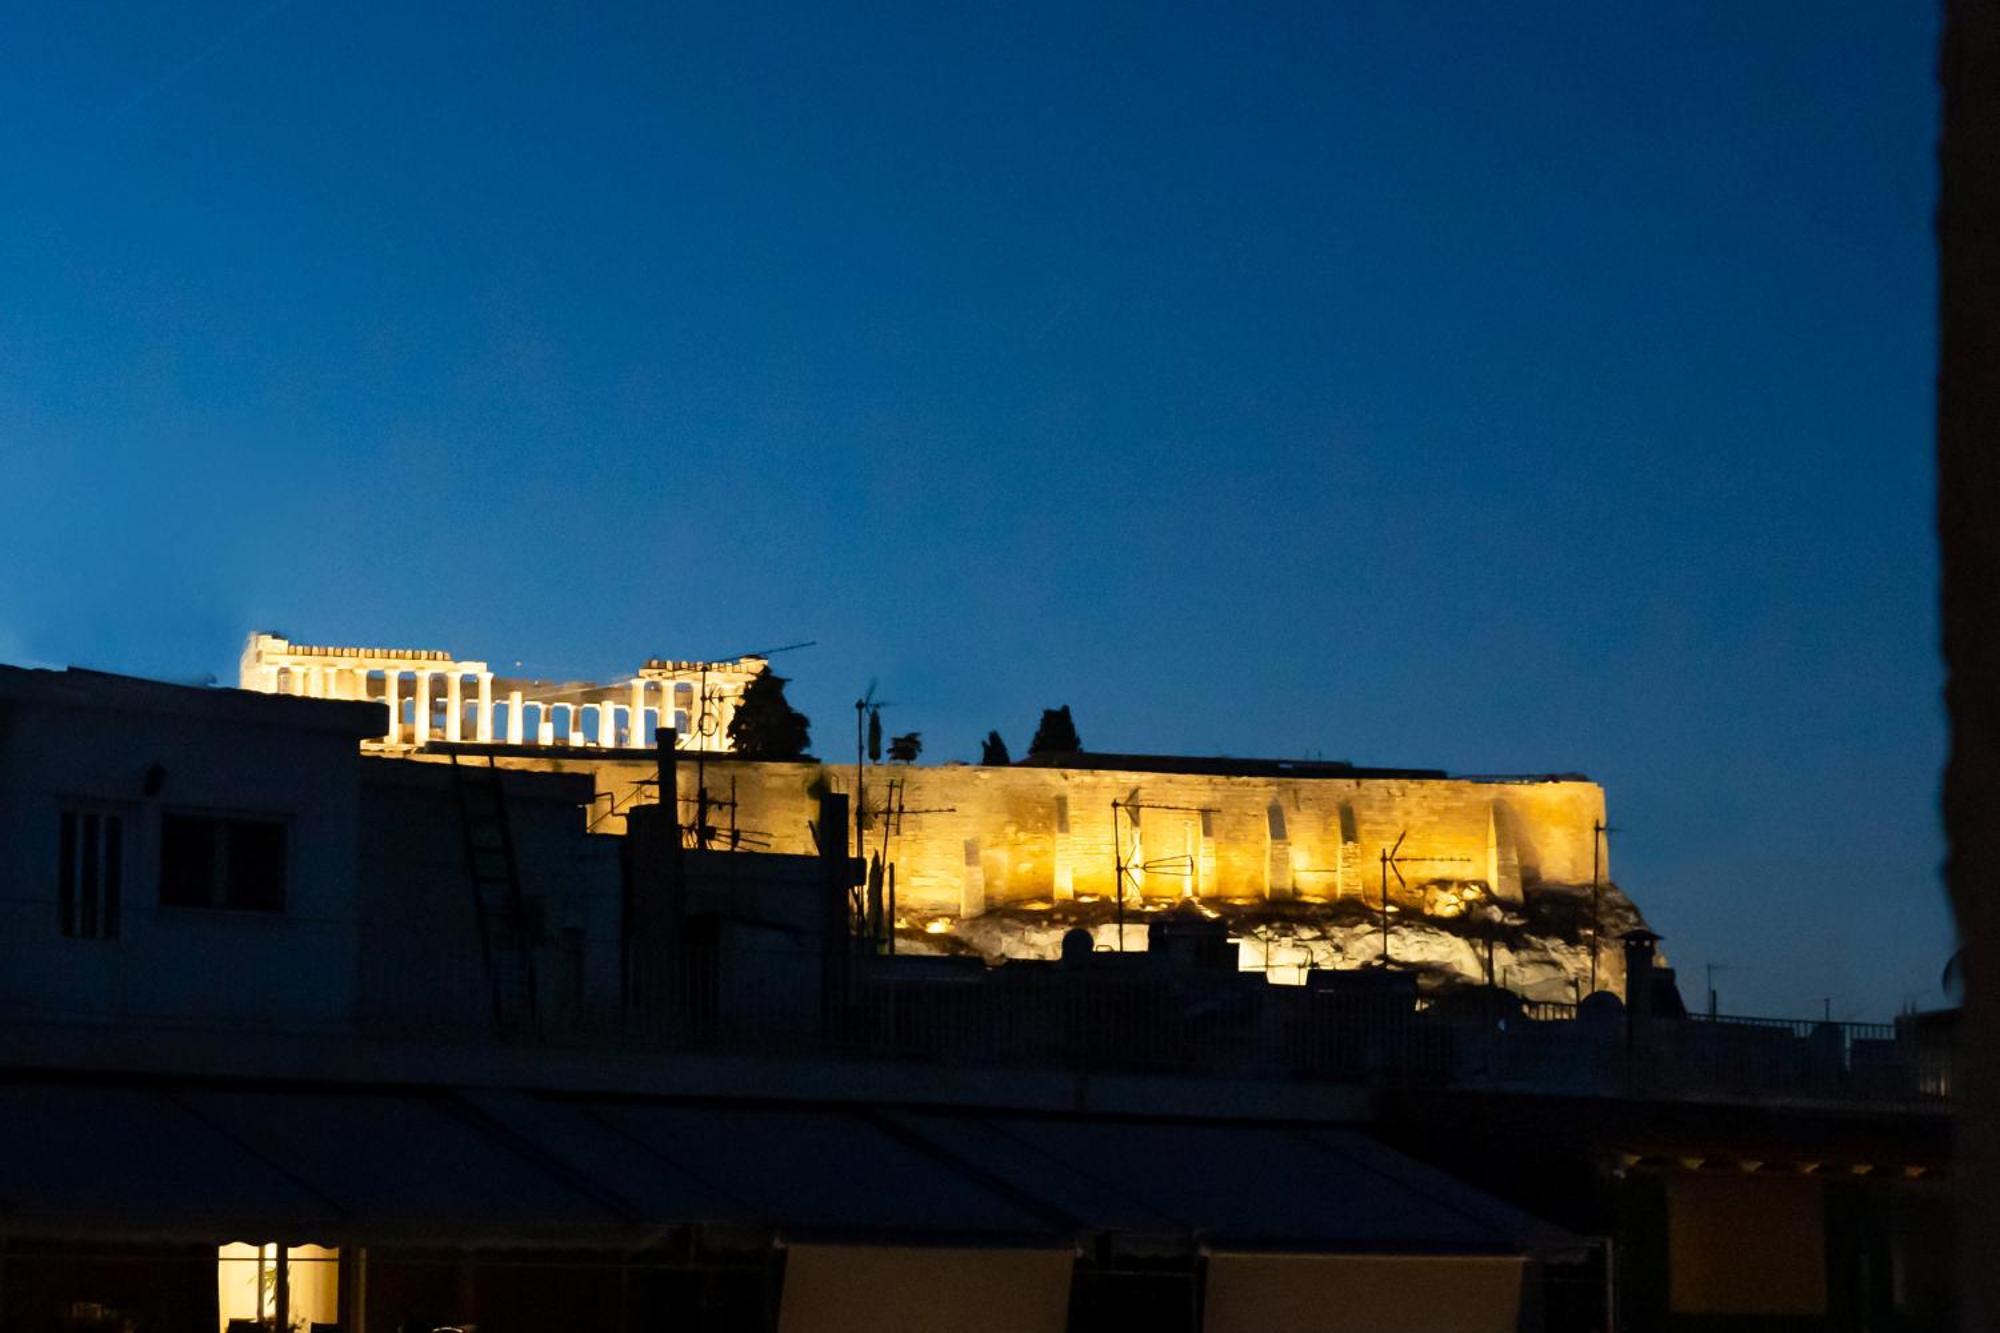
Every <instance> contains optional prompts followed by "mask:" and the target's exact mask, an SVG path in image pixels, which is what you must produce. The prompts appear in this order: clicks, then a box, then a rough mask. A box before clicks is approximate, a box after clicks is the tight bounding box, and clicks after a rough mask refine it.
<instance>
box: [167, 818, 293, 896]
mask: <svg viewBox="0 0 2000 1333" xmlns="http://www.w3.org/2000/svg"><path fill="white" fill-rule="evenodd" d="M160 906H162V907H226V908H234V909H237V910H240V911H252V912H279V911H283V910H284V906H285V826H284V824H283V823H281V822H280V821H278V820H275V819H219V818H215V817H213V816H207V815H185V814H169V815H166V816H163V817H162V818H161V820H160Z"/></svg>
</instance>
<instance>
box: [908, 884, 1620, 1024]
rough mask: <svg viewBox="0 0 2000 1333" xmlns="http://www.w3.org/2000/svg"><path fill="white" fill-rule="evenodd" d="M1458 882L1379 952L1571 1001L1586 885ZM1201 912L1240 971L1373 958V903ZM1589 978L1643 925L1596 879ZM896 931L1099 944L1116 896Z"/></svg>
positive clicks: (1111, 928)
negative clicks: (1229, 946)
mask: <svg viewBox="0 0 2000 1333" xmlns="http://www.w3.org/2000/svg"><path fill="white" fill-rule="evenodd" d="M1464 896H1465V889H1464V887H1463V886H1457V885H1453V884H1450V883H1448V882H1444V881H1439V882H1437V883H1434V884H1430V885H1426V886H1424V894H1423V897H1424V900H1425V902H1426V903H1427V904H1428V905H1429V906H1430V907H1431V909H1432V910H1431V911H1429V912H1425V911H1423V910H1420V909H1417V908H1415V907H1414V905H1413V906H1411V907H1406V908H1397V907H1395V906H1392V907H1391V912H1390V919H1389V937H1388V946H1389V957H1390V961H1391V964H1392V965H1393V966H1395V967H1397V968H1399V969H1401V970H1405V971H1410V972H1414V973H1415V974H1416V976H1417V981H1418V985H1419V987H1420V989H1422V990H1423V991H1424V992H1425V993H1427V994H1439V993H1442V992H1445V991H1449V990H1452V989H1455V988H1457V987H1460V986H1474V985H1484V984H1488V983H1489V982H1490V983H1492V984H1497V985H1500V986H1503V987H1505V988H1507V989H1509V990H1512V991H1515V992H1516V993H1518V994H1520V995H1523V996H1525V997H1526V998H1528V999H1531V1000H1553V1001H1573V1000H1575V999H1577V998H1578V997H1579V996H1581V995H1583V994H1587V993H1589V990H1590V984H1591V957H1590V955H1591V902H1590V899H1591V892H1590V889H1589V887H1588V886H1587V885H1586V886H1582V887H1571V886H1561V885H1558V886H1545V887H1542V888H1540V889H1537V890H1535V891H1534V892H1532V893H1530V894H1529V895H1528V898H1527V901H1526V902H1524V903H1521V904H1515V905H1500V904H1494V903H1492V902H1490V901H1484V900H1481V899H1480V898H1479V896H1478V895H1477V893H1476V890H1475V891H1474V892H1473V893H1471V895H1470V896H1471V898H1472V902H1471V904H1470V905H1468V904H1467V903H1466V902H1465V901H1464V900H1463V898H1464ZM1167 906H1170V904H1163V903H1160V902H1158V901H1157V900H1154V901H1149V902H1147V903H1145V904H1143V905H1139V904H1135V903H1132V902H1129V901H1128V903H1127V905H1126V912H1125V927H1124V947H1125V948H1126V949H1128V950H1143V949H1144V948H1145V947H1146V922H1147V920H1148V918H1150V917H1152V916H1154V915H1156V914H1157V912H1159V911H1160V910H1163V909H1164V908H1165V907H1167ZM1199 907H1200V909H1201V910H1202V911H1204V912H1206V913H1208V914H1209V915H1210V916H1212V917H1215V918H1218V919H1220V920H1223V921H1226V922H1228V924H1229V926H1230V937H1231V938H1232V939H1234V940H1235V941H1237V944H1238V959H1239V962H1240V965H1241V966H1242V968H1243V969H1244V970H1245V971H1253V972H1264V973H1266V974H1267V975H1269V976H1270V978H1271V979H1272V980H1273V981H1275V982H1281V983H1297V982H1300V981H1303V980H1304V975H1305V972H1306V971H1307V970H1308V969H1311V968H1319V969H1341V968H1360V967H1372V966H1374V965H1375V964H1376V963H1377V962H1378V960H1380V958H1381V957H1382V944H1383V939H1382V918H1381V913H1380V910H1379V908H1378V907H1377V906H1375V905H1371V904H1369V903H1367V902H1365V901H1362V900H1358V899H1354V898H1348V899H1344V900H1341V901H1338V902H1312V901H1307V900H1300V899H1293V900H1283V901H1270V902H1262V901H1248V902H1245V901H1220V900H1219V901H1212V902H1208V901H1204V902H1202V903H1200V904H1199ZM1598 918H1599V935H1600V938H1601V940H1602V945H1601V947H1600V948H1599V950H1598V958H1597V984H1598V987H1599V989H1606V990H1613V991H1622V990H1623V989H1624V984H1625V966H1624V953H1623V949H1622V946H1621V945H1620V944H1619V936H1620V935H1622V934H1623V933H1624V932H1625V931H1627V930H1631V929H1633V928H1634V927H1636V926H1642V925H1644V924H1645V921H1644V919H1643V918H1642V917H1641V916H1640V915H1639V910H1638V908H1636V907H1635V906H1633V904H1632V901H1631V900H1630V899H1629V898H1627V897H1626V896H1625V894H1624V893H1623V892H1622V891H1620V890H1619V889H1618V888H1617V887H1616V886H1615V885H1605V886H1604V888H1603V890H1602V895H1601V899H1600V903H1599V908H1598ZM898 924H899V926H900V927H901V929H899V930H898V932H897V944H896V947H897V949H898V951H900V952H905V953H931V954H939V953H960V954H967V953H969V954H976V955H978V956H980V957H983V958H985V959H986V960H987V961H988V962H991V963H999V962H1003V961H1005V960H1007V959H1010V958H1054V957H1056V956H1057V954H1058V953H1059V951H1060V946H1061V941H1062V937H1063V935H1064V934H1065V933H1066V932H1068V931H1070V930H1073V929H1078V928H1081V929H1083V930H1087V931H1089V932H1090V934H1091V937H1092V939H1093V940H1094V941H1095V942H1096V945H1097V947H1098V948H1099V949H1116V948H1118V947H1119V927H1118V921H1117V906H1116V904H1114V903H1112V902H1109V901H1106V900H1103V899H1088V898H1085V899H1078V900H1076V901H1073V902H1070V901H1065V902H1035V903H1028V904H1019V905H1015V906H1010V907H1006V908H996V909H993V910H990V911H988V912H986V913H984V914H983V915H980V916H977V917H951V916H925V915H914V916H911V915H905V916H904V917H903V918H902V919H901V920H900V921H899V923H898Z"/></svg>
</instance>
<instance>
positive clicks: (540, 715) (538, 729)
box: [535, 703, 556, 745]
mask: <svg viewBox="0 0 2000 1333" xmlns="http://www.w3.org/2000/svg"><path fill="white" fill-rule="evenodd" d="M555 743H556V710H555V708H554V707H553V706H551V705H549V704H546V703H539V704H536V705H535V744H537V745H554V744H555Z"/></svg>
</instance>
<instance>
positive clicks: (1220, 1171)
mask: <svg viewBox="0 0 2000 1333" xmlns="http://www.w3.org/2000/svg"><path fill="white" fill-rule="evenodd" d="M699 1225H721V1226H726V1227H730V1228H735V1229H738V1230H742V1229H751V1230H752V1231H753V1232H763V1233H768V1234H769V1235H771V1236H773V1237H775V1238H776V1239H778V1240H781V1241H786V1242H819V1243H828V1244H836V1245H891V1246H894V1245H902V1246H908V1245H930V1246H959V1247H972V1248H978V1247H1000V1248H1053V1249H1067V1248H1069V1247H1071V1246H1072V1245H1074V1244H1075V1243H1077V1241H1078V1240H1079V1239H1080V1238H1082V1237H1085V1236H1088V1235H1096V1234H1102V1233H1120V1234H1123V1235H1126V1236H1131V1237H1167V1238H1178V1239H1179V1240H1184V1241H1187V1242H1194V1241H1199V1242H1201V1243H1204V1244H1207V1245H1209V1246H1210V1247H1211V1248H1212V1249H1217V1250H1221V1249H1225V1248H1235V1249H1239V1250H1240V1249H1257V1250H1262V1251H1271V1252H1300V1253H1303V1252H1312V1253H1349V1254H1398V1253H1399V1254H1465V1255H1477V1254H1489V1255H1492V1254H1517V1255H1518V1254H1528V1253H1536V1252H1544V1251H1548V1250H1551V1249H1556V1248H1563V1247H1567V1246H1570V1245H1574V1244H1576V1243H1577V1242H1576V1241H1575V1240H1574V1238H1572V1237H1570V1236H1568V1235H1567V1234H1566V1233H1563V1232H1561V1231H1558V1230H1556V1229H1554V1228H1551V1227H1548V1226H1546V1225H1544V1224H1542V1223H1540V1222H1538V1221H1536V1220H1535V1219H1533V1218H1531V1217H1528V1216H1527V1215H1525V1214H1523V1213H1521V1212H1519V1211H1518V1210H1516V1209H1513V1208H1511V1207H1509V1206H1508V1205H1506V1204H1504V1203H1501V1202H1499V1201H1497V1200H1495V1199H1492V1198H1490V1197H1488V1196H1486V1195H1484V1194H1481V1193H1480V1192H1478V1191H1476V1190H1473V1189H1470V1188H1468V1187H1466V1186H1464V1185H1462V1184H1460V1183H1459V1182H1457V1181H1455V1180H1453V1179H1452V1178H1450V1177H1449V1176H1446V1175H1443V1174H1442V1173H1440V1172H1437V1171H1434V1170H1432V1169H1430V1168H1428V1167H1425V1166H1422V1165H1420V1164H1418V1163H1416V1162H1413V1161H1411V1160H1410V1159H1408V1158H1406V1157H1404V1156H1402V1155H1401V1154H1399V1153H1396V1152H1393V1151H1391V1150H1390V1149H1387V1148H1385V1147H1383V1146H1382V1145H1380V1144H1379V1143H1377V1142H1375V1141H1374V1140H1372V1139H1370V1138H1368V1137H1367V1136H1366V1135H1363V1134H1361V1133H1358V1132H1355V1131H1350V1130H1338V1129H1324V1128H1312V1127H1304V1128H1301V1127H1292V1126H1286V1125H1274V1124H1268V1123H1247V1122H1224V1121H1178V1120H1153V1119H1143V1118H1112V1117H1103V1116H1082V1115H1035V1114H1026V1113H1012V1112H981V1113H970V1112H967V1113H960V1112H951V1111H939V1110H924V1111H901V1112H894V1111H886V1110H880V1109H870V1108H866V1107H854V1106H801V1105H794V1104H785V1103H777V1102H772V1101H755V1102H732V1103H721V1102H712V1101H700V1100H693V1099H687V1098H667V1097H638V1096H632V1097H614V1096H606V1095H583V1094H566V1093H555V1092H519V1091H493V1090H478V1089H453V1088H434V1089H413V1088H407V1087H399V1088H382V1087H361V1086H353V1085H325V1084H320V1085H301V1084H251V1083H242V1082H233V1083H232V1082H223V1081H197V1080H186V1081H178V1082H168V1081H159V1080H151V1081H148V1080H138V1079H127V1080H118V1079H114V1078H97V1079H63V1078H58V1077H50V1076H22V1077H18V1078H14V1079H5V1080H0V1226H4V1227H5V1228H6V1229H7V1230H8V1231H10V1232H12V1233H13V1234H19V1235H50V1236H77V1237H90V1236H102V1237H113V1236H118V1237H131V1238H135V1239H143V1238H152V1239H181V1240H190V1241H196V1240H199V1241H216V1242H220V1241H232V1240H253V1241H266V1240H273V1239H281V1238H282V1239H287V1240H291V1241H293V1242H295V1243H297V1242H307V1241H312V1242H320V1243H329V1244H392V1245H393V1244H423V1245H446V1246H479V1247H486V1246H565V1247H584V1248H593V1249H622V1248H636V1247H641V1246H645V1245H648V1244H650V1243H652V1242H653V1241H655V1240H657V1239H658V1238H659V1237H660V1236H661V1235H662V1234H663V1233H664V1232H666V1231H668V1230H669V1229H673V1228H681V1227H690V1226H699ZM1177 1243H1178V1242H1177Z"/></svg>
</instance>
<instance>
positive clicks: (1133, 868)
mask: <svg viewBox="0 0 2000 1333" xmlns="http://www.w3.org/2000/svg"><path fill="white" fill-rule="evenodd" d="M1120 810H1123V811H1124V812H1125V818H1126V820H1127V821H1128V822H1130V824H1131V825H1132V844H1133V845H1132V851H1133V853H1134V855H1133V856H1132V857H1129V858H1128V857H1127V856H1126V854H1125V834H1124V832H1123V830H1121V829H1120V828H1119V827H1118V812H1119V811H1120ZM1146 810H1182V811H1185V812H1187V813H1188V814H1194V815H1213V814H1215V813H1216V811H1215V809H1214V808H1213V807H1212V806H1205V805H1163V804H1160V803H1158V802H1153V801H1142V800H1140V799H1139V792H1138V789H1137V788H1136V787H1135V788H1134V789H1133V791H1132V794H1131V795H1130V796H1128V797H1127V798H1125V799H1124V800H1122V801H1113V802H1112V803H1111V865H1112V874H1113V876H1114V882H1115V883H1116V885H1117V890H1118V892H1117V899H1118V952H1119V953H1124V952H1125V881H1126V879H1127V878H1130V879H1131V881H1132V888H1133V889H1134V890H1135V891H1136V890H1138V889H1139V888H1140V884H1139V875H1140V874H1142V873H1144V872H1148V871H1154V870H1161V871H1166V870H1172V871H1178V872H1179V873H1181V874H1183V875H1192V874H1193V873H1194V858H1193V857H1191V856H1189V855H1187V854H1186V853H1183V854H1181V855H1179V856H1162V857H1157V858H1155V859H1153V860H1150V861H1147V860H1141V859H1139V858H1140V857H1143V856H1144V855H1145V850H1144V849H1145V842H1144V841H1143V834H1142V833H1141V830H1140V823H1139V817H1140V813H1141V812H1142V811H1146Z"/></svg>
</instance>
